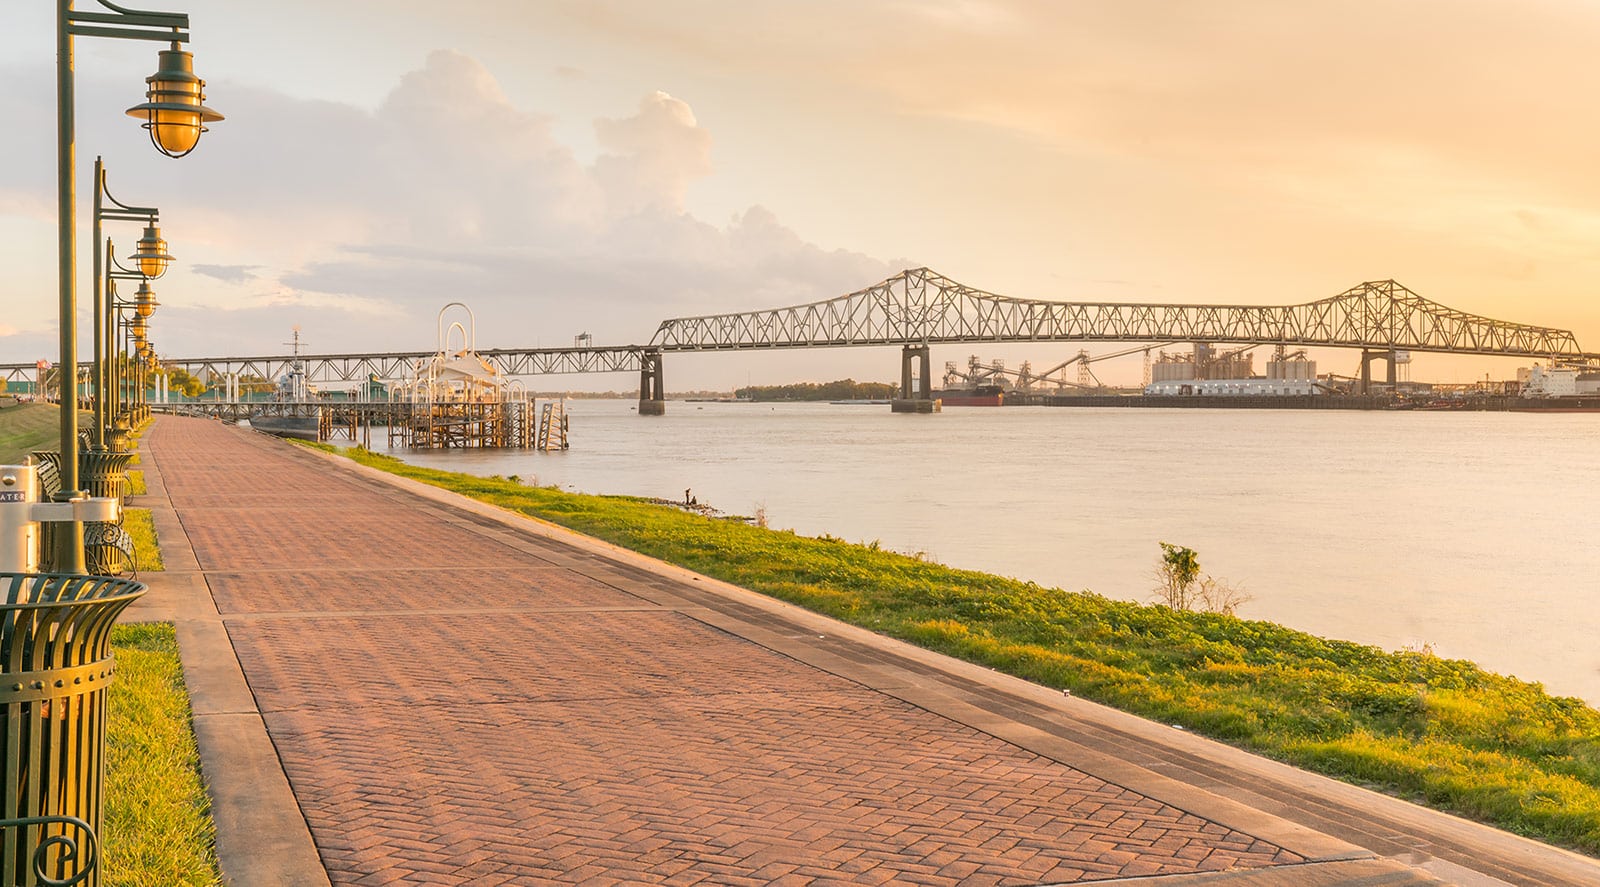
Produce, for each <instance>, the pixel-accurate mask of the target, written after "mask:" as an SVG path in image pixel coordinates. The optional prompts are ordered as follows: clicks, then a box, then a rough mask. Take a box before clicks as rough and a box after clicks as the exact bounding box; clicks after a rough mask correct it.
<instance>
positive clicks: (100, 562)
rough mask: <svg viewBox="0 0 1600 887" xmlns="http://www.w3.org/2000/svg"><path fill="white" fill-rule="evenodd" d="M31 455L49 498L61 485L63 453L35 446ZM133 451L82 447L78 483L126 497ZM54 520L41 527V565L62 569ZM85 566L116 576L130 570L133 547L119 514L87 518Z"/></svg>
mask: <svg viewBox="0 0 1600 887" xmlns="http://www.w3.org/2000/svg"><path fill="white" fill-rule="evenodd" d="M29 455H31V456H33V458H34V461H36V462H38V463H39V498H40V499H41V500H44V501H48V500H49V499H50V498H51V497H52V496H54V495H55V493H56V492H57V491H58V490H60V489H61V453H60V452H58V451H56V450H34V451H33V452H32V453H30V454H29ZM133 456H134V454H133V453H115V452H111V451H109V450H91V449H83V450H79V451H78V485H79V486H80V487H82V488H83V489H84V490H86V491H87V492H88V493H89V495H90V496H95V497H103V498H107V499H116V500H117V501H118V502H121V501H123V499H125V498H126V496H127V490H128V470H127V469H128V463H129V462H131V461H133ZM58 532H64V531H59V530H57V529H56V527H55V526H54V525H53V524H52V523H48V522H46V523H43V524H41V525H40V527H39V565H40V568H41V569H43V570H46V571H49V570H59V569H61V567H62V566H63V565H62V564H58V563H56V560H57V558H56V533H58ZM83 538H84V570H85V571H87V572H89V573H93V574H94V575H96V576H115V575H117V574H119V573H125V572H128V570H129V569H130V568H131V566H132V564H131V563H130V558H129V552H131V551H132V550H133V548H132V543H131V542H130V541H129V539H128V534H127V533H126V532H125V531H124V530H123V528H122V521H121V518H120V517H119V518H118V519H117V520H116V521H113V522H104V521H88V522H84V526H83Z"/></svg>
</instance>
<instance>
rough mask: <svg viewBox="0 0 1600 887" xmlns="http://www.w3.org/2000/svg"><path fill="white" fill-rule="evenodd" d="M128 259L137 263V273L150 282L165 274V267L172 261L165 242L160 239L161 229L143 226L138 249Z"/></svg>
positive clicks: (153, 226)
mask: <svg viewBox="0 0 1600 887" xmlns="http://www.w3.org/2000/svg"><path fill="white" fill-rule="evenodd" d="M128 259H129V260H130V261H134V262H137V263H138V264H139V273H140V274H143V275H144V276H145V277H148V278H150V279H152V280H154V279H155V278H157V277H160V276H161V275H163V274H165V273H167V266H168V265H169V264H170V263H171V262H172V261H173V258H172V256H171V255H170V254H168V253H167V242H166V241H165V240H163V239H162V237H161V229H160V228H158V227H156V226H155V225H146V226H145V229H144V236H143V237H141V238H139V247H138V249H137V250H136V251H135V252H134V254H133V255H131V256H129V257H128Z"/></svg>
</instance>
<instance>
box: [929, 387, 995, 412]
mask: <svg viewBox="0 0 1600 887" xmlns="http://www.w3.org/2000/svg"><path fill="white" fill-rule="evenodd" d="M933 396H934V399H936V400H940V401H943V402H944V405H945V406H947V407H997V406H1000V405H1001V404H1002V403H1005V399H1006V392H1005V389H1004V388H1001V387H1000V386H999V385H975V386H973V387H971V388H946V389H944V390H943V391H935V392H933Z"/></svg>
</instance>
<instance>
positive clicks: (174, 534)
mask: <svg viewBox="0 0 1600 887" xmlns="http://www.w3.org/2000/svg"><path fill="white" fill-rule="evenodd" d="M158 421H159V420H158ZM146 443H147V444H148V443H149V441H148V438H146ZM152 449H153V448H152V447H151V446H148V445H147V446H146V447H144V448H143V449H142V454H143V455H142V457H141V464H140V468H142V469H144V472H145V486H146V489H147V491H148V492H147V493H146V494H145V495H143V496H140V497H138V499H137V501H135V502H133V503H132V504H133V506H134V507H137V508H149V509H150V512H151V519H152V521H153V522H154V524H155V527H156V534H157V536H158V538H159V539H160V540H161V556H162V561H163V562H164V565H165V567H166V570H165V571H164V572H160V573H145V574H142V575H141V576H140V577H139V579H140V581H142V582H144V583H145V584H146V585H148V586H149V587H150V591H149V592H148V593H147V594H146V595H145V596H144V598H143V599H141V600H140V601H138V602H136V603H135V604H134V605H133V606H131V607H129V608H128V610H127V611H126V612H125V614H124V616H123V621H124V622H156V621H160V622H171V623H172V624H173V627H174V630H175V632H176V634H177V638H178V650H179V654H180V656H181V659H182V662H183V679H184V683H185V684H186V685H187V686H188V689H189V706H190V709H191V711H192V713H193V716H194V732H195V742H196V745H197V746H198V747H199V751H200V772H201V775H202V777H203V778H204V780H205V783H206V791H207V793H208V794H209V795H210V797H211V814H212V819H213V821H214V822H215V824H216V830H217V860H218V863H219V864H220V865H221V867H222V879H223V883H225V884H228V885H230V887H283V885H289V884H292V885H295V887H302V885H303V887H321V885H328V884H329V883H330V882H329V880H328V873H327V871H326V869H324V867H323V865H322V860H321V857H319V856H318V854H317V848H316V845H315V844H314V843H313V842H312V840H311V830H310V828H308V827H307V825H306V820H305V816H304V814H302V813H301V811H300V805H299V803H298V802H297V801H296V800H295V797H294V792H293V791H292V790H291V789H290V787H289V779H288V777H287V776H286V775H285V774H284V771H283V764H282V762H280V761H279V759H278V752H277V749H276V748H275V747H274V746H273V744H272V739H271V737H270V736H268V734H267V728H266V723H265V721H263V720H262V717H261V714H260V712H258V711H257V710H256V703H255V697H254V695H252V694H251V692H250V687H249V685H248V684H247V683H246V682H245V678H244V672H243V670H241V669H240V667H239V659H238V657H237V656H236V655H235V654H234V650H233V643H232V641H230V640H229V638H228V631H227V627H226V626H225V625H224V623H223V620H222V617H221V616H220V615H219V614H218V612H217V607H216V603H215V602H214V601H213V600H212V597H211V590H210V588H209V587H208V586H207V584H206V577H205V573H204V572H203V571H202V569H201V567H200V564H199V561H198V559H197V558H196V557H195V553H194V549H193V547H192V546H191V545H190V544H189V537H188V535H187V534H186V533H185V532H184V529H183V524H182V522H181V521H180V520H179V519H178V515H177V512H176V511H175V510H174V509H173V507H172V501H171V499H169V498H168V497H167V491H166V486H165V484H164V483H162V480H161V473H160V468H159V461H158V459H157V458H156V457H155V454H154V453H153V452H152Z"/></svg>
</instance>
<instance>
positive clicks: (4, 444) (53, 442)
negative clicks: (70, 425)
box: [0, 403, 61, 465]
mask: <svg viewBox="0 0 1600 887" xmlns="http://www.w3.org/2000/svg"><path fill="white" fill-rule="evenodd" d="M59 443H61V410H60V409H59V408H57V407H56V405H55V404H49V403H19V404H15V405H12V406H8V407H5V408H4V409H0V464H3V465H15V464H17V463H20V462H21V461H22V457H24V456H26V455H28V454H29V453H31V452H33V451H34V450H53V449H56V448H57V445H58V444H59Z"/></svg>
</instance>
